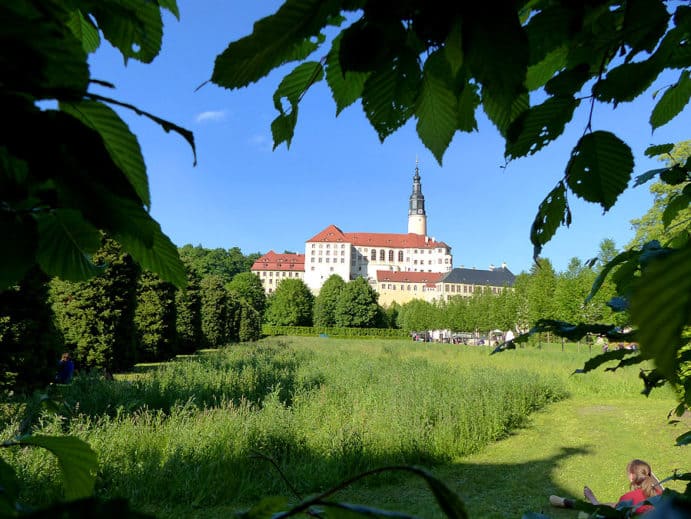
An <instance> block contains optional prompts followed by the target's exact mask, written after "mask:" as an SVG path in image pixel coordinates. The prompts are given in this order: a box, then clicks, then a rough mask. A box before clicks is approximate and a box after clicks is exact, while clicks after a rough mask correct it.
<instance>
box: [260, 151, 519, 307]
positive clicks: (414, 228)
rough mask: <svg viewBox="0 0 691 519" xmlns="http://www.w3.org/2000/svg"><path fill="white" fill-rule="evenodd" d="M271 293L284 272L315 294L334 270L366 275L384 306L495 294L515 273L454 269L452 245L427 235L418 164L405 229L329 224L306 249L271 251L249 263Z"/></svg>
mask: <svg viewBox="0 0 691 519" xmlns="http://www.w3.org/2000/svg"><path fill="white" fill-rule="evenodd" d="M252 272H254V273H256V274H257V275H258V276H259V277H260V279H261V280H262V284H263V286H264V290H265V291H266V292H267V293H271V292H273V291H274V290H276V286H277V284H278V283H279V282H280V281H281V280H282V279H284V278H286V277H299V278H300V279H303V281H304V282H305V284H306V285H307V286H308V287H309V288H310V289H311V290H312V292H313V293H315V294H318V293H319V290H320V289H321V287H322V285H323V284H324V282H325V281H326V280H327V279H328V278H329V277H330V276H332V275H333V274H337V275H339V276H340V277H341V278H342V279H343V280H344V281H349V280H352V279H355V278H357V277H364V278H366V279H367V280H368V281H369V283H370V284H371V285H372V288H374V289H375V290H376V291H377V292H378V293H379V303H380V304H382V305H384V306H386V305H389V304H390V303H392V302H394V301H396V302H397V303H405V302H407V301H410V300H412V299H425V300H428V301H431V300H433V299H442V298H443V299H448V298H450V297H452V296H456V295H461V296H468V297H470V296H471V295H472V294H473V293H474V292H475V290H476V289H477V288H479V287H490V288H491V289H492V291H493V292H495V293H497V292H499V291H501V290H503V289H504V287H510V286H512V285H513V280H514V276H513V274H512V273H511V272H510V271H509V270H508V269H507V268H506V265H502V267H501V268H499V269H494V267H490V270H476V269H463V268H461V269H454V268H453V256H452V255H451V247H450V246H449V245H447V244H446V243H444V242H443V241H437V240H436V239H435V238H432V237H429V236H427V212H426V210H425V197H424V195H423V194H422V183H421V180H420V171H419V168H418V164H417V162H416V164H415V174H414V175H413V191H412V194H411V195H410V198H409V201H408V232H407V233H405V234H402V233H401V234H397V233H370V232H344V231H342V230H341V229H339V228H338V227H336V226H335V225H333V224H332V225H329V226H328V227H326V228H325V229H323V230H322V231H320V232H318V233H317V234H316V235H314V236H312V237H311V238H310V239H308V240H307V241H306V242H305V254H304V255H303V254H282V255H280V254H276V253H275V252H274V251H270V252H268V253H267V254H265V255H264V256H262V257H261V258H259V259H258V260H257V261H256V262H255V263H254V265H253V266H252Z"/></svg>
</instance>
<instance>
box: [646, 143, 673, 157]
mask: <svg viewBox="0 0 691 519" xmlns="http://www.w3.org/2000/svg"><path fill="white" fill-rule="evenodd" d="M673 149H674V144H672V143H669V144H655V145H653V146H648V147H647V148H646V150H645V156H646V157H650V158H655V157H657V156H658V155H664V154H665V153H669V152H670V151H672V150H673Z"/></svg>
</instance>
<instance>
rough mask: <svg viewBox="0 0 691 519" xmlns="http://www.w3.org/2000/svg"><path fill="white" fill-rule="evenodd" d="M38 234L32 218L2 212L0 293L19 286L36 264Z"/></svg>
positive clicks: (0, 216)
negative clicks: (9, 252)
mask: <svg viewBox="0 0 691 519" xmlns="http://www.w3.org/2000/svg"><path fill="white" fill-rule="evenodd" d="M37 243H38V234H37V230H36V224H35V222H34V221H33V219H32V218H30V217H20V216H17V215H12V214H8V213H5V212H4V211H0V250H2V251H12V254H6V253H5V254H0V291H1V290H5V289H7V288H10V287H11V286H13V285H15V284H17V283H18V282H19V281H21V279H22V278H23V277H24V275H25V274H26V273H27V272H28V271H29V269H30V268H31V267H32V266H33V265H34V264H35V263H36V248H37Z"/></svg>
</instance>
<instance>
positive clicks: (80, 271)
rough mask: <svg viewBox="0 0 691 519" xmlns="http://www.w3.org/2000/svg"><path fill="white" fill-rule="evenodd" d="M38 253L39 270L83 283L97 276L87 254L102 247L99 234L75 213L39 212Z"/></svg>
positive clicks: (94, 266)
mask: <svg viewBox="0 0 691 519" xmlns="http://www.w3.org/2000/svg"><path fill="white" fill-rule="evenodd" d="M35 218H36V222H37V224H38V237H39V242H38V252H37V254H36V259H37V260H38V263H39V265H41V269H43V271H44V272H45V273H46V274H48V275H50V276H57V277H60V278H62V279H65V280H67V281H84V280H86V279H89V278H90V277H92V276H95V275H96V274H98V273H100V272H101V271H102V269H101V268H99V267H97V266H96V265H94V264H93V263H92V262H91V259H90V257H89V255H90V254H93V253H94V252H96V250H97V249H98V248H99V247H100V245H101V233H100V232H99V231H98V229H96V228H95V227H94V226H93V225H91V224H90V223H88V222H87V221H86V220H84V218H83V217H82V215H81V214H80V213H79V212H78V211H74V210H72V209H55V210H53V211H50V212H44V213H38V214H37V215H36V216H35Z"/></svg>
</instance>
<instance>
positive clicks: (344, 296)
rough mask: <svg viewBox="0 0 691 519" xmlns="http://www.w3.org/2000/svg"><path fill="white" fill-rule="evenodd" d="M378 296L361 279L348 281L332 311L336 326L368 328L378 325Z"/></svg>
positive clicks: (365, 281) (363, 279)
mask: <svg viewBox="0 0 691 519" xmlns="http://www.w3.org/2000/svg"><path fill="white" fill-rule="evenodd" d="M378 299H379V295H378V294H377V293H376V292H375V291H374V289H373V288H372V287H371V286H370V284H369V283H368V282H367V280H366V279H365V278H363V277H358V278H356V279H354V280H352V281H348V283H346V285H345V286H344V287H343V290H342V291H341V295H340V297H339V298H338V302H337V303H336V308H335V309H334V320H335V322H336V326H346V327H353V328H370V327H375V326H376V325H377V324H378V318H379V304H378V303H377V300H378Z"/></svg>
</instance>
